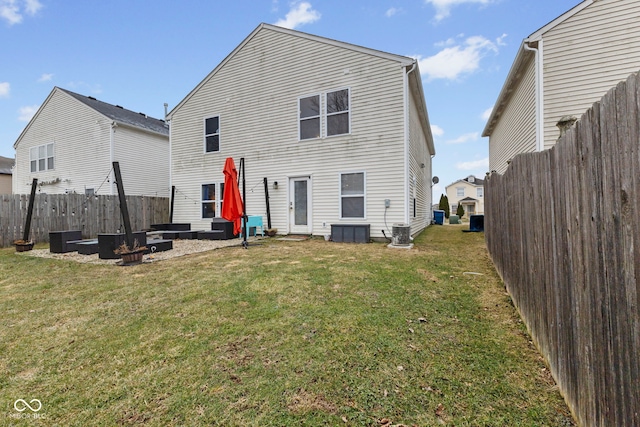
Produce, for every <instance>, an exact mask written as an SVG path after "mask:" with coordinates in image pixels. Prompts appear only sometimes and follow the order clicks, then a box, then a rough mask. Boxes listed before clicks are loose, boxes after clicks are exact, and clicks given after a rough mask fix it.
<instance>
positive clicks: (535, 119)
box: [483, 0, 640, 173]
mask: <svg viewBox="0 0 640 427" xmlns="http://www.w3.org/2000/svg"><path fill="white" fill-rule="evenodd" d="M639 69H640V1H638V0H585V1H582V2H580V3H579V4H578V5H576V6H575V7H574V8H573V9H571V10H569V11H568V12H566V13H564V14H563V15H561V16H560V17H558V18H557V19H555V20H553V21H552V22H550V23H548V24H547V25H545V26H544V27H542V28H540V29H539V30H537V31H536V32H534V33H533V34H531V35H530V36H529V37H527V38H526V39H525V40H524V41H523V42H522V45H521V46H520V49H519V51H518V54H517V55H516V59H515V61H514V63H513V65H512V67H511V70H510V72H509V75H508V76H507V80H506V82H505V84H504V86H503V88H502V91H501V92H500V95H499V96H498V100H497V101H496V103H495V105H494V108H493V112H492V114H491V117H490V118H489V121H488V122H487V125H486V127H485V129H484V131H483V136H485V137H487V136H488V137H489V168H490V170H492V171H493V170H495V171H496V172H498V173H504V171H505V170H506V168H507V164H508V161H509V160H511V159H512V158H513V157H514V156H515V155H517V154H519V153H523V152H533V151H541V150H544V149H547V148H550V147H552V146H553V145H554V144H555V142H556V141H557V139H558V137H559V136H560V129H559V127H558V126H557V124H558V122H559V121H560V120H561V119H563V118H571V117H573V118H575V119H579V118H580V116H581V115H582V114H583V113H584V112H585V111H586V110H587V109H588V108H589V107H591V105H592V104H593V103H594V102H596V101H598V100H599V99H600V98H601V97H602V96H603V95H604V94H605V93H606V92H607V91H608V90H609V89H611V88H612V87H613V86H615V85H616V84H617V83H618V82H619V81H621V80H625V79H626V78H627V77H628V76H629V75H630V74H632V73H634V72H637V71H638V70H639Z"/></svg>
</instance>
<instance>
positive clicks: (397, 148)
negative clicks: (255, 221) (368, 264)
mask: <svg viewBox="0 0 640 427" xmlns="http://www.w3.org/2000/svg"><path fill="white" fill-rule="evenodd" d="M167 119H168V121H169V122H170V129H171V185H172V186H175V188H176V197H175V202H174V203H175V204H174V221H176V222H189V223H191V224H192V229H194V228H197V229H209V228H210V223H211V221H212V218H214V217H218V216H220V201H221V194H222V185H221V184H222V182H223V180H224V178H223V173H222V170H223V167H224V163H225V159H226V158H227V157H232V158H234V160H235V163H236V166H238V165H239V162H240V159H241V158H244V159H245V171H246V187H247V200H246V206H247V213H248V214H249V215H262V216H263V218H264V222H265V225H266V220H267V218H266V199H265V191H264V186H263V179H264V178H267V182H268V190H269V196H270V199H269V205H270V213H271V218H272V227H273V228H277V229H278V232H279V233H280V234H286V233H304V234H314V235H329V234H331V226H332V225H333V224H355V225H364V224H368V225H369V226H370V234H371V237H372V238H376V237H379V238H382V237H383V230H385V233H387V235H388V236H389V237H390V234H391V231H390V229H391V227H392V224H394V223H406V224H410V225H411V231H412V233H413V234H415V233H417V232H419V231H421V230H422V229H424V228H425V227H426V226H427V225H428V224H429V223H430V221H431V209H430V201H431V185H430V184H431V170H432V169H431V158H432V157H433V155H435V149H434V145H433V139H432V135H431V131H430V125H429V119H428V116H427V108H426V105H425V100H424V94H423V90H422V83H421V80H420V71H419V70H418V65H417V63H416V61H415V60H414V59H412V58H408V57H405V56H399V55H393V54H389V53H385V52H380V51H377V50H373V49H368V48H364V47H360V46H355V45H351V44H348V43H343V42H339V41H336V40H331V39H327V38H323V37H318V36H314V35H310V34H306V33H302V32H299V31H295V30H289V29H284V28H280V27H276V26H273V25H269V24H261V25H259V26H258V27H257V28H256V29H255V30H254V31H253V32H252V33H251V34H250V35H249V36H248V37H247V38H246V39H245V40H244V41H243V42H242V43H241V44H240V45H239V46H238V47H237V48H236V49H235V50H234V51H233V52H231V54H229V56H227V58H225V59H224V60H223V61H222V63H220V64H219V65H218V66H217V67H216V68H215V69H214V70H213V71H212V72H211V73H210V74H209V75H208V76H206V78H205V79H204V80H203V81H202V82H201V83H200V84H199V85H198V86H197V87H196V88H194V89H193V90H192V91H191V93H189V94H188V95H187V96H186V97H185V98H184V99H183V100H182V101H181V102H180V103H179V104H178V105H177V106H176V107H175V108H174V109H173V110H172V111H171V112H170V113H169V115H168V116H167ZM387 230H388V231H387Z"/></svg>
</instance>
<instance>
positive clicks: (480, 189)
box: [476, 187, 484, 198]
mask: <svg viewBox="0 0 640 427" xmlns="http://www.w3.org/2000/svg"><path fill="white" fill-rule="evenodd" d="M476 196H477V197H478V198H481V197H482V196H484V187H478V188H476Z"/></svg>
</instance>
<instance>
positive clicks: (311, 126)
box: [298, 89, 351, 141]
mask: <svg viewBox="0 0 640 427" xmlns="http://www.w3.org/2000/svg"><path fill="white" fill-rule="evenodd" d="M323 101H324V105H321V102H323ZM350 104H351V98H350V90H349V89H340V90H334V91H331V92H326V93H322V94H319V95H311V96H306V97H303V98H299V99H298V111H299V117H298V120H299V138H300V140H301V141H302V140H305V139H314V138H322V137H323V136H334V135H346V134H349V133H351V109H350ZM323 129H324V131H323Z"/></svg>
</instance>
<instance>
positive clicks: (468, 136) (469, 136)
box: [447, 132, 480, 144]
mask: <svg viewBox="0 0 640 427" xmlns="http://www.w3.org/2000/svg"><path fill="white" fill-rule="evenodd" d="M479 136H480V134H479V133H478V132H471V133H465V134H464V135H460V136H459V137H457V138H456V139H451V140H449V141H447V144H464V143H466V142H471V141H477V140H478V137H479Z"/></svg>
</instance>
